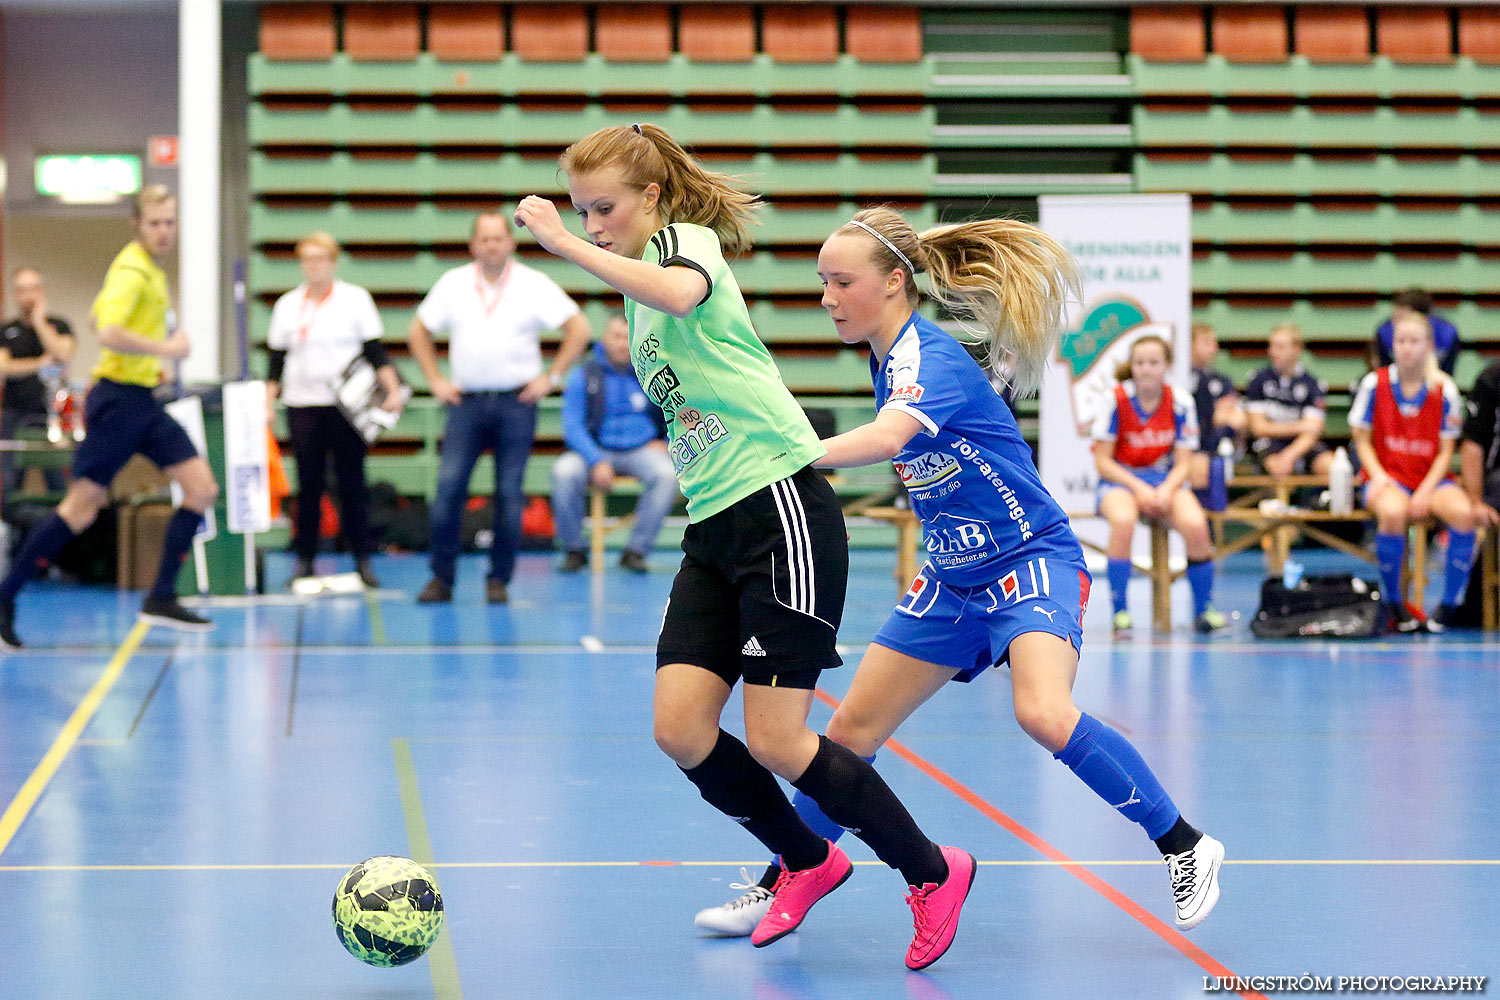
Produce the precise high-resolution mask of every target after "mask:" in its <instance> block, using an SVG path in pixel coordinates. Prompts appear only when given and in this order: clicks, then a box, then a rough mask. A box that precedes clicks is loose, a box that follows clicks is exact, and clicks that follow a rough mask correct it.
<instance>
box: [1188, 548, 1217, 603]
mask: <svg viewBox="0 0 1500 1000" xmlns="http://www.w3.org/2000/svg"><path fill="white" fill-rule="evenodd" d="M1187 580H1188V589H1189V590H1191V591H1192V592H1193V617H1194V618H1197V617H1198V616H1199V615H1201V614H1203V612H1205V611H1207V610H1208V606H1209V605H1210V604H1212V603H1213V599H1214V561H1213V560H1212V559H1200V560H1198V561H1196V562H1194V561H1192V560H1189V561H1188V564H1187Z"/></svg>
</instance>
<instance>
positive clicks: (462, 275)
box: [410, 212, 589, 604]
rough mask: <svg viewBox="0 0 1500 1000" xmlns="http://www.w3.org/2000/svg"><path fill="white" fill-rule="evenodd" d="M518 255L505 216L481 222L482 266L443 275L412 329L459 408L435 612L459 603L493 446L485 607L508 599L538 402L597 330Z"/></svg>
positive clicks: (443, 495) (416, 353)
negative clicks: (549, 349)
mask: <svg viewBox="0 0 1500 1000" xmlns="http://www.w3.org/2000/svg"><path fill="white" fill-rule="evenodd" d="M515 249H516V242H515V239H514V237H513V236H512V235H511V231H510V222H509V220H508V219H507V218H506V217H505V215H504V214H502V213H500V212H484V213H481V214H480V215H479V216H478V218H476V219H475V220H474V231H473V234H472V236H471V237H470V239H469V251H470V253H472V254H473V255H474V262H473V263H472V264H465V265H463V266H462V267H456V268H454V269H453V270H451V271H449V272H447V273H446V274H444V275H443V276H442V277H440V278H439V279H438V280H437V283H436V284H435V285H433V287H432V290H431V291H430V292H428V293H427V297H426V298H425V299H423V300H422V304H421V306H419V307H418V309H417V315H416V317H415V318H414V319H413V320H412V324H411V334H410V341H411V354H412V357H414V358H416V359H417V363H418V364H420V365H421V366H422V372H423V374H424V375H425V376H426V377H427V385H428V387H429V388H430V389H431V391H432V395H433V396H434V397H435V398H437V399H439V400H441V401H442V402H444V403H446V404H447V406H448V422H447V426H446V427H445V428H444V431H443V451H442V462H441V465H440V467H439V470H438V488H437V500H436V501H435V502H434V503H433V506H432V556H431V564H432V579H431V580H429V581H428V582H427V586H426V587H424V588H423V589H422V592H421V594H419V595H418V596H417V600H418V601H420V602H422V603H424V604H435V603H444V602H447V601H451V600H452V599H453V582H454V578H455V575H456V571H457V561H458V552H459V529H460V526H461V521H462V516H463V508H464V503H465V501H466V500H467V499H468V495H469V477H470V476H471V475H472V474H473V472H474V463H475V462H477V461H478V460H479V456H480V454H481V453H482V452H483V451H484V450H485V449H486V448H489V449H492V450H493V451H494V453H495V494H494V503H495V524H494V542H493V543H492V544H491V547H490V571H489V574H488V577H487V579H486V580H485V599H486V600H488V601H489V602H490V603H492V604H503V603H505V602H506V601H507V600H509V593H508V590H507V587H508V585H509V583H510V578H511V574H512V572H513V571H514V569H515V563H516V549H517V548H518V547H519V546H520V542H521V510H522V507H523V506H524V504H525V496H524V495H523V494H522V477H523V475H524V473H525V471H526V459H527V458H528V457H529V456H530V455H531V446H532V441H533V439H534V437H535V434H536V404H537V401H538V400H540V399H541V398H542V397H543V396H546V395H547V394H548V393H550V392H552V390H554V389H556V388H558V387H559V386H561V385H562V382H563V378H564V376H566V374H567V371H568V368H569V367H570V366H571V365H572V364H573V362H574V361H576V360H577V359H578V358H579V356H580V355H582V354H583V352H584V350H585V349H586V348H587V347H588V343H589V324H588V320H587V319H585V318H584V317H583V315H582V314H581V313H580V312H579V311H578V306H577V305H576V304H574V302H573V301H572V300H571V299H569V298H568V296H567V295H566V294H565V293H564V292H563V290H562V289H561V288H559V287H558V286H557V284H556V283H555V282H553V281H552V279H550V278H548V277H547V276H546V275H544V274H542V273H541V272H539V271H537V270H535V269H533V268H530V267H527V266H526V265H525V264H522V263H521V262H520V261H518V260H516V259H515V257H514V254H515ZM556 329H561V330H562V333H563V339H562V344H561V346H559V347H558V350H557V357H556V358H554V359H553V362H552V367H551V369H550V371H544V370H543V365H542V350H541V335H542V333H543V332H545V331H548V330H556ZM435 333H446V334H447V335H448V353H449V366H448V367H449V371H450V374H449V375H448V376H447V377H444V375H443V374H442V372H440V371H439V370H438V363H437V350H436V348H435V347H434V346H433V334H435Z"/></svg>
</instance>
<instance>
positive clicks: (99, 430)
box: [0, 185, 219, 649]
mask: <svg viewBox="0 0 1500 1000" xmlns="http://www.w3.org/2000/svg"><path fill="white" fill-rule="evenodd" d="M132 215H133V219H134V224H135V231H136V238H135V239H134V240H132V241H131V243H130V244H129V245H128V246H126V247H125V249H124V250H121V251H120V253H119V256H117V257H116V258H115V260H114V263H112V264H111V265H110V266H109V273H108V274H107V275H106V276H105V278H104V288H103V289H101V290H100V292H99V296H98V298H96V299H95V300H94V309H93V316H94V325H95V327H96V328H97V329H98V331H99V344H100V347H102V348H103V350H102V351H101V352H100V357H99V364H98V365H97V366H95V368H94V377H95V379H96V381H95V383H94V387H93V388H92V389H91V390H89V396H88V402H87V403H86V404H85V406H84V425H85V427H86V429H87V431H88V436H87V437H85V438H84V440H83V442H82V443H81V444H80V445H79V446H78V451H77V453H76V454H75V455H74V457H73V482H72V483H71V484H70V485H69V486H68V493H67V495H66V496H65V497H63V501H62V503H60V504H58V506H57V510H56V511H55V512H54V513H53V515H52V516H51V517H49V518H47V520H45V521H43V522H42V523H41V524H40V525H38V526H37V527H36V528H34V529H32V531H31V532H30V533H29V534H28V535H27V536H26V542H25V544H24V545H22V546H21V551H20V552H19V553H18V554H17V556H16V559H15V563H14V564H13V565H12V567H11V570H10V573H9V575H7V576H6V577H5V579H4V580H3V581H0V647H3V648H5V649H20V648H21V640H20V639H19V638H17V636H16V629H15V615H16V595H17V594H18V593H20V591H21V587H22V586H23V585H24V584H25V583H26V582H27V581H28V580H30V579H31V578H32V577H33V576H34V575H36V573H37V572H38V571H39V570H41V569H42V568H44V567H45V566H46V565H47V564H48V563H49V562H50V561H51V559H52V557H53V556H55V555H57V553H58V550H60V549H61V548H62V547H63V546H64V545H66V544H67V543H68V542H69V541H70V540H71V539H72V538H73V537H74V536H75V535H77V534H78V533H79V532H81V531H83V530H84V529H85V528H87V527H88V526H89V525H91V524H93V523H94V518H95V517H97V516H98V515H99V511H100V510H102V509H103V508H104V505H105V504H107V503H108V502H109V484H110V482H111V481H112V480H113V479H114V478H115V473H117V472H119V471H120V469H121V468H122V467H123V466H124V465H125V463H126V462H127V461H129V460H130V456H131V455H134V454H137V453H139V454H142V455H145V456H146V457H147V458H149V459H150V460H151V461H152V462H155V463H156V465H157V466H159V467H160V468H161V470H162V471H163V472H165V473H166V474H167V475H168V476H169V477H171V479H172V480H173V482H175V483H177V484H178V485H179V486H181V487H182V492H183V499H182V506H181V507H179V508H178V509H177V511H176V512H175V513H173V515H172V520H171V521H169V522H168V523H167V536H166V541H165V543H164V544H163V546H162V554H161V568H160V569H159V570H158V571H157V574H156V584H155V585H154V586H153V587H152V588H151V593H150V594H149V595H147V597H146V600H145V603H144V604H143V605H142V607H141V617H142V618H143V619H145V620H146V621H149V622H153V623H155V624H160V625H167V626H170V627H172V628H176V629H183V630H186V631H195V632H201V631H207V630H209V629H211V628H213V623H212V622H210V621H208V620H207V619H205V618H202V617H200V616H198V615H196V614H194V613H193V612H191V611H189V610H188V609H186V608H184V607H183V606H182V605H181V604H179V603H178V601H177V596H176V594H177V573H178V571H179V570H180V569H181V568H182V562H183V560H184V559H186V558H187V553H188V549H189V548H190V547H191V546H192V544H193V535H195V534H196V533H197V531H198V525H199V523H200V522H201V521H202V520H203V512H204V511H205V510H207V509H208V507H209V506H210V505H211V504H212V503H213V502H214V500H215V499H217V497H218V495H219V484H218V483H217V482H216V481H215V480H214V474H213V470H212V469H210V468H209V465H208V462H207V461H206V460H205V459H204V458H203V457H202V456H201V455H199V454H198V451H197V449H196V448H194V447H193V443H192V441H190V440H189V439H188V436H187V432H186V431H184V430H183V429H182V426H181V425H180V424H178V423H177V421H175V420H173V419H172V418H171V417H170V416H168V414H167V412H166V410H165V409H163V407H162V405H161V404H160V403H159V402H157V400H156V396H155V394H154V391H153V390H154V389H155V388H156V386H157V384H158V383H159V382H160V381H161V372H162V363H163V361H164V360H167V359H170V360H173V361H178V360H181V359H182V358H185V357H187V355H188V350H189V343H188V338H187V335H186V334H185V333H183V332H182V331H181V330H178V331H176V332H169V331H168V329H167V313H168V310H169V308H170V303H171V298H170V293H169V292H168V290H167V276H166V274H165V272H163V271H162V269H161V263H160V262H161V261H162V260H164V259H165V258H166V256H167V255H168V254H170V253H171V252H172V249H173V247H174V246H176V243H177V199H176V198H175V197H173V196H172V194H171V192H169V191H168V190H167V189H166V188H165V187H162V186H160V185H152V186H151V187H148V188H146V189H145V190H143V191H142V192H141V193H140V195H139V196H138V197H137V198H136V201H135V206H134V212H133V213H132Z"/></svg>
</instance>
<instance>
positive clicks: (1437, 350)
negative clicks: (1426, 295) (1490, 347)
mask: <svg viewBox="0 0 1500 1000" xmlns="http://www.w3.org/2000/svg"><path fill="white" fill-rule="evenodd" d="M1427 319H1428V321H1429V322H1430V323H1432V354H1433V357H1435V358H1437V363H1438V367H1439V368H1441V369H1442V370H1443V371H1445V372H1447V373H1448V374H1449V375H1452V374H1453V366H1454V365H1456V364H1457V363H1458V349H1459V348H1460V347H1462V346H1463V344H1462V342H1460V341H1459V339H1458V327H1456V326H1454V325H1453V324H1452V322H1450V321H1449V320H1447V319H1445V318H1444V317H1442V316H1439V315H1438V314H1437V313H1432V314H1430V315H1429V316H1428V317H1427ZM1394 334H1395V331H1394V330H1393V329H1392V327H1391V321H1390V320H1386V321H1385V322H1384V323H1382V324H1380V325H1379V326H1378V327H1376V328H1375V353H1376V354H1377V355H1379V357H1380V367H1381V368H1384V367H1386V366H1387V365H1389V364H1392V363H1393V362H1394V361H1395V360H1396V359H1395V358H1393V357H1392V356H1391V337H1392V336H1394Z"/></svg>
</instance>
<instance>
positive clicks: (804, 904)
mask: <svg viewBox="0 0 1500 1000" xmlns="http://www.w3.org/2000/svg"><path fill="white" fill-rule="evenodd" d="M853 872H854V866H853V865H851V864H850V863H849V855H847V854H845V853H844V852H843V851H841V850H839V847H838V845H837V844H835V843H834V842H833V841H831V840H830V841H829V842H828V857H827V858H825V859H824V861H823V863H822V864H821V865H818V866H817V867H816V868H804V869H803V870H802V871H800V872H789V871H787V870H786V868H785V867H783V868H782V869H781V874H780V875H778V876H776V885H775V886H774V887H773V888H772V889H771V893H772V895H774V896H775V898H774V899H773V900H771V909H770V910H768V911H767V912H766V915H765V916H764V917H761V918H760V923H758V924H756V925H755V930H754V932H753V933H751V935H750V943H751V944H753V945H755V947H757V948H764V947H765V946H766V945H768V944H770V943H771V942H772V941H780V940H781V939H782V938H784V937H786V936H787V935H788V934H790V933H791V932H792V931H794V930H796V929H797V925H798V924H800V923H802V918H803V917H805V916H807V911H808V910H810V909H812V908H813V904H814V903H816V902H817V901H818V900H820V899H822V898H823V897H824V896H826V895H828V894H829V893H830V892H832V891H833V890H835V889H837V888H838V887H839V886H841V885H843V884H844V883H845V882H847V881H849V876H850V875H851V874H852V873H853Z"/></svg>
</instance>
